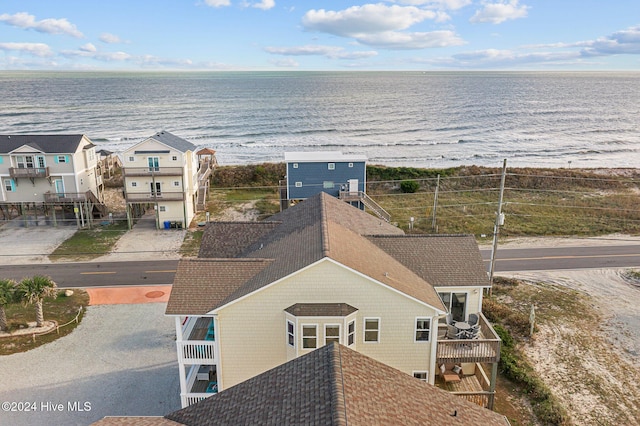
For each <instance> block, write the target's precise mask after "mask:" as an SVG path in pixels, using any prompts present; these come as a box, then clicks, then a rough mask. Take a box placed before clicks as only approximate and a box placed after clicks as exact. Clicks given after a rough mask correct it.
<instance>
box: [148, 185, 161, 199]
mask: <svg viewBox="0 0 640 426" xmlns="http://www.w3.org/2000/svg"><path fill="white" fill-rule="evenodd" d="M149 186H150V188H151V195H157V196H158V197H159V196H161V195H162V189H161V188H160V182H150V183H149Z"/></svg>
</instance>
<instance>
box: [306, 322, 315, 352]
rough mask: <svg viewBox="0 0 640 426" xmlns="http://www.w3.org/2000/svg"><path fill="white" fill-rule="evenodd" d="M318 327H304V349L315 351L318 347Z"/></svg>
mask: <svg viewBox="0 0 640 426" xmlns="http://www.w3.org/2000/svg"><path fill="white" fill-rule="evenodd" d="M317 329H318V327H317V326H316V325H315V324H314V325H303V326H302V347H303V348H304V349H315V348H317V347H318V330H317Z"/></svg>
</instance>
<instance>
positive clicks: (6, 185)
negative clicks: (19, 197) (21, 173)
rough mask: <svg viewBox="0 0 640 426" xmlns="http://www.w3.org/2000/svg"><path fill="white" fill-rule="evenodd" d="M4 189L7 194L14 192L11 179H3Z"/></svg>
mask: <svg viewBox="0 0 640 426" xmlns="http://www.w3.org/2000/svg"><path fill="white" fill-rule="evenodd" d="M4 189H5V190H6V191H7V192H13V191H15V189H14V188H13V181H12V180H11V179H5V180H4Z"/></svg>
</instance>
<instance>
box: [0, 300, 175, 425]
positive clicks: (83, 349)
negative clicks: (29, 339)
mask: <svg viewBox="0 0 640 426" xmlns="http://www.w3.org/2000/svg"><path fill="white" fill-rule="evenodd" d="M150 291H160V290H150ZM147 292H148V291H147ZM165 307H166V305H165V304H164V303H144V304H113V305H100V306H89V307H88V308H87V312H86V314H85V317H84V319H83V320H82V323H81V324H80V325H79V326H78V328H77V329H76V330H74V331H73V333H71V334H70V335H68V336H66V337H64V338H62V339H59V340H57V341H55V342H52V343H49V344H47V345H44V346H41V347H39V348H36V349H34V350H31V351H28V352H25V353H20V354H14V355H8V356H2V357H0V377H1V378H2V379H1V382H0V402H1V403H3V406H2V410H1V411H0V424H2V425H5V424H6V425H15V426H27V425H44V424H47V425H61V426H62V425H65V426H67V425H88V424H90V423H92V422H94V421H97V420H99V419H101V418H103V417H105V416H162V415H165V414H167V413H169V412H172V411H175V410H177V409H179V408H180V398H179V394H180V384H179V381H178V370H177V368H178V367H177V365H178V364H177V357H176V349H175V328H174V327H175V326H174V321H173V319H172V318H168V317H165V316H164V310H165ZM6 403H9V404H10V405H7V404H6ZM7 407H8V408H9V409H10V410H11V409H14V408H15V410H16V411H5V408H7Z"/></svg>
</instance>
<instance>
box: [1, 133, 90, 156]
mask: <svg viewBox="0 0 640 426" xmlns="http://www.w3.org/2000/svg"><path fill="white" fill-rule="evenodd" d="M83 136H84V135H0V153H3V154H6V153H9V152H11V151H13V150H15V149H17V148H20V147H21V146H22V145H28V146H31V147H33V148H34V150H37V151H42V152H45V153H50V154H72V153H74V152H76V151H77V150H78V146H79V145H80V143H82V138H83ZM87 140H88V138H87ZM88 146H93V144H89V145H88ZM83 148H85V146H83Z"/></svg>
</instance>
